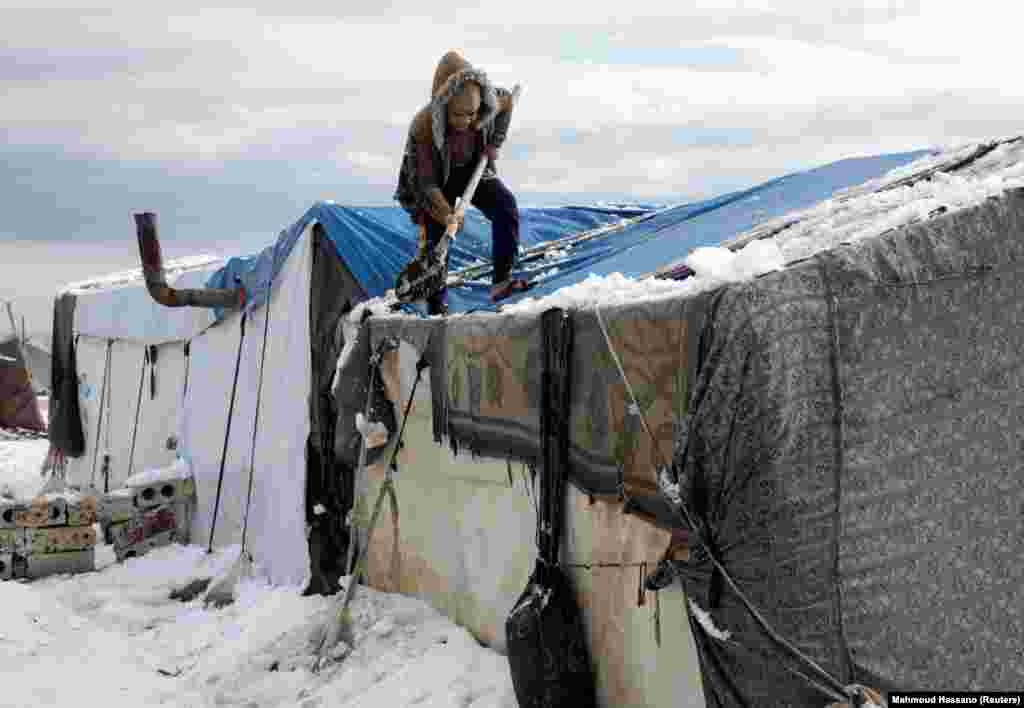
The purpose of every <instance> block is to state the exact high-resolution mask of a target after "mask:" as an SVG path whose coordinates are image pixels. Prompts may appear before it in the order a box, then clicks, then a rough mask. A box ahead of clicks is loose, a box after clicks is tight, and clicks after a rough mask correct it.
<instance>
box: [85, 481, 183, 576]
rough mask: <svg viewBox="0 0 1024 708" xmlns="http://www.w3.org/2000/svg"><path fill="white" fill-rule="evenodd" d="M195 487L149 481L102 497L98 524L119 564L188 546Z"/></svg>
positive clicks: (176, 482) (169, 482)
mask: <svg viewBox="0 0 1024 708" xmlns="http://www.w3.org/2000/svg"><path fill="white" fill-rule="evenodd" d="M194 496H195V483H194V482H193V480H192V478H191V477H187V478H184V479H174V478H172V479H150V480H148V482H147V483H146V484H140V485H136V486H128V487H124V488H123V489H117V490H114V491H113V492H110V493H109V494H105V495H104V496H103V499H102V501H101V505H100V506H101V511H100V523H101V525H102V526H103V532H104V536H105V538H106V541H107V543H109V544H111V545H113V547H114V554H115V555H116V556H117V560H118V561H124V560H125V559H126V558H136V557H139V556H143V555H145V554H146V553H148V552H149V551H150V550H152V549H154V548H157V547H159V546H166V545H168V544H170V543H175V542H178V543H188V529H189V525H190V524H191V509H192V505H191V502H192V500H193V498H194Z"/></svg>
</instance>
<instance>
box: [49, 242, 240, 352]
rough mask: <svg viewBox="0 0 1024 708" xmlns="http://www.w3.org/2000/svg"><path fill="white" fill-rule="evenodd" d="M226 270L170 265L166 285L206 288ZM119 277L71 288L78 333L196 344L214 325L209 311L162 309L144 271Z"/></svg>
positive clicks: (215, 265)
mask: <svg viewBox="0 0 1024 708" xmlns="http://www.w3.org/2000/svg"><path fill="white" fill-rule="evenodd" d="M221 265H223V264H222V262H221V261H219V260H217V261H212V262H211V261H210V260H209V259H206V260H205V261H203V260H198V261H197V265H186V266H184V269H183V270H177V271H176V270H175V266H174V265H173V264H169V265H168V272H167V283H168V285H170V286H171V287H174V288H202V287H205V286H206V280H207V279H208V278H209V277H210V276H211V275H212V274H213V273H214V272H216V271H217V269H219V268H220V267H221ZM179 268H181V266H179ZM114 278H116V276H111V279H108V281H100V282H97V283H90V284H80V285H72V286H69V287H68V288H67V290H68V291H69V292H74V293H75V297H76V304H75V324H74V329H75V331H76V332H78V333H79V334H82V335H87V336H90V337H100V338H104V339H106V338H113V339H124V340H130V341H134V342H139V343H145V344H164V343H166V342H179V341H183V340H186V339H191V338H192V337H194V336H195V335H197V334H199V333H200V332H202V331H203V330H204V329H206V328H207V327H209V326H210V325H212V324H213V322H214V316H213V312H212V311H210V310H207V309H204V308H197V307H165V306H163V305H160V304H158V303H157V302H156V301H155V300H153V298H151V297H149V294H148V293H147V292H146V286H145V283H144V282H143V280H142V274H141V271H134V272H130V273H125V274H122V276H121V279H120V280H116V279H114Z"/></svg>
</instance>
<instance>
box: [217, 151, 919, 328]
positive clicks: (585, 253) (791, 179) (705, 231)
mask: <svg viewBox="0 0 1024 708" xmlns="http://www.w3.org/2000/svg"><path fill="white" fill-rule="evenodd" d="M923 154H925V153H924V152H913V153H902V154H895V155H885V156H881V157H874V158H861V159H855V160H844V161H842V162H837V163H834V164H832V165H828V166H825V167H822V168H818V169H816V170H810V171H808V172H803V173H797V174H793V175H788V176H786V177H782V178H779V179H775V180H771V181H769V182H765V183H764V184H761V185H758V186H756V187H754V188H752V189H749V190H744V191H740V192H733V193H730V194H726V195H723V196H720V197H716V198H714V199H709V200H705V201H700V202H695V203H693V204H686V205H683V206H678V207H674V208H671V209H663V210H661V211H660V212H657V214H656V215H655V216H652V214H654V210H655V207H654V205H633V206H625V205H608V206H569V207H557V208H521V209H520V242H519V246H520V251H521V252H525V251H528V250H530V249H534V248H537V247H539V246H541V245H544V244H550V243H551V242H553V241H558V240H560V239H565V238H568V237H571V236H574V235H576V234H580V233H582V232H586V231H591V230H594V229H598V228H601V227H605V226H610V225H615V224H620V223H622V222H623V221H624V220H637V219H638V221H637V223H633V224H630V225H628V226H625V227H624V228H622V229H618V230H614V231H611V232H610V233H608V234H606V235H602V236H598V237H596V238H592V239H589V240H586V241H583V242H581V243H578V244H575V245H573V246H571V247H570V246H564V247H561V248H553V249H551V251H550V252H548V253H546V254H545V256H544V257H542V258H537V259H533V260H530V261H524V262H523V263H521V264H520V265H519V266H518V267H517V268H516V269H515V271H514V272H513V275H515V276H517V277H525V278H530V279H533V280H535V281H536V282H537V287H536V288H535V289H534V290H533V291H531V293H530V296H531V297H537V296H541V295H545V294H548V293H551V292H554V291H555V290H557V289H559V288H562V287H565V286H567V285H572V284H573V283H575V282H578V281H580V280H582V279H583V278H585V277H586V276H587V275H589V274H590V273H596V274H598V275H604V274H607V273H612V272H621V273H623V274H624V275H627V276H638V275H642V274H645V273H648V272H651V271H653V270H655V269H656V268H658V267H659V266H663V265H666V264H667V263H668V262H670V261H671V260H673V259H675V258H679V257H681V256H683V255H685V254H686V253H687V252H689V251H690V250H691V249H693V248H695V247H697V246H705V245H713V244H718V243H719V242H721V241H722V240H724V239H726V238H729V237H730V236H733V235H735V234H736V233H738V232H740V231H743V230H745V229H747V228H749V227H750V226H751V225H752V223H754V222H756V221H761V220H765V219H769V218H771V217H774V216H778V215H779V214H782V213H785V212H788V211H792V210H794V209H800V208H803V207H807V206H810V205H812V204H814V203H816V202H818V201H820V200H822V199H824V198H826V197H828V196H830V195H831V194H832V193H833V192H834V191H835V190H837V189H842V188H845V187H850V186H852V185H856V184H860V183H861V182H863V181H865V180H867V179H870V178H873V177H877V176H879V175H881V174H883V173H884V172H886V171H888V170H890V169H893V168H895V167H899V166H901V165H904V164H906V163H908V162H911V161H912V160H914V159H916V158H918V157H920V156H922V155H923ZM646 217H650V218H646ZM314 221H315V222H319V223H320V224H322V225H323V227H324V229H325V230H326V233H327V237H328V238H329V239H330V240H331V241H332V243H334V246H335V248H336V249H337V252H338V255H339V257H341V259H342V260H343V261H344V262H345V264H346V266H347V267H348V269H349V270H350V272H351V273H352V275H353V276H354V277H355V278H356V280H357V281H358V282H359V284H360V285H361V286H362V287H363V289H364V291H365V293H366V296H367V297H379V296H382V295H384V294H385V293H386V292H387V291H388V290H390V289H392V288H393V287H394V285H395V278H396V277H397V275H398V273H399V272H400V271H401V269H402V267H404V266H405V264H406V263H408V262H409V260H410V259H411V258H412V257H413V255H414V254H415V253H416V244H417V231H416V227H415V226H414V225H413V224H412V222H411V221H410V220H409V217H408V215H407V214H406V212H405V211H404V210H402V209H401V208H399V207H349V206H341V205H338V204H335V203H333V202H318V203H316V204H314V205H313V206H312V207H311V208H310V209H309V210H308V211H307V212H306V213H305V214H304V215H303V216H302V218H300V219H299V220H298V221H296V222H295V223H294V224H292V225H291V226H290V227H289V228H287V229H285V230H284V231H282V232H281V235H280V237H279V238H278V239H277V241H276V242H275V243H274V244H271V245H270V246H268V247H267V248H266V249H264V251H263V252H261V253H259V254H257V255H253V256H248V257H242V258H232V259H230V260H229V261H228V262H227V263H226V264H225V266H224V268H223V269H222V270H220V271H218V272H217V273H215V274H214V275H213V276H212V277H211V278H210V279H209V281H208V285H209V286H210V287H217V288H224V287H234V285H235V284H236V283H237V282H240V283H241V284H242V285H244V286H245V288H246V291H247V292H248V293H249V298H250V299H249V304H248V307H250V308H252V307H257V306H258V305H259V304H260V303H261V302H262V301H263V298H264V297H265V288H266V285H265V283H266V281H267V276H268V273H269V272H270V269H271V265H272V264H273V263H277V264H279V265H278V267H280V264H281V263H284V262H285V257H286V256H287V254H288V252H289V251H290V250H291V248H292V246H293V244H294V243H295V240H296V239H297V238H298V236H299V234H301V233H302V232H303V230H304V229H305V228H306V227H307V226H308V225H309V224H310V223H313V222H314ZM449 254H450V255H449V270H450V272H455V271H458V270H461V269H463V268H468V267H470V266H480V265H486V264H488V263H490V260H491V229H490V223H489V222H488V221H487V220H486V218H485V217H484V216H483V214H481V213H480V212H479V211H477V210H476V209H470V210H469V211H467V213H466V221H465V227H464V229H463V231H462V232H460V234H459V236H458V238H457V239H456V241H455V242H454V243H453V244H452V248H451V250H450V251H449ZM490 286H491V276H490V273H489V272H486V271H485V272H483V273H482V274H480V275H479V277H476V278H475V279H473V280H471V281H468V282H466V283H464V284H462V285H459V286H458V287H452V288H449V307H450V310H451V311H452V312H466V311H469V310H477V309H485V310H486V309H493V305H491V303H490V302H489V300H488V295H489V291H490ZM218 316H222V313H220V314H219V315H218Z"/></svg>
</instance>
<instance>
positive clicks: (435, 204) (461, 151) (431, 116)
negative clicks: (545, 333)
mask: <svg viewBox="0 0 1024 708" xmlns="http://www.w3.org/2000/svg"><path fill="white" fill-rule="evenodd" d="M511 117H512V98H511V93H510V92H509V91H506V90H505V89H502V88H497V87H495V86H493V85H492V84H491V82H490V81H489V80H488V78H487V75H486V74H485V73H484V72H483V71H481V70H480V69H477V68H475V67H473V66H472V65H471V64H470V63H469V62H468V61H466V60H465V59H463V58H462V57H461V56H460V55H459V54H458V53H457V52H448V53H447V54H445V55H444V56H443V57H441V61H440V63H438V65H437V70H436V71H435V72H434V86H433V90H432V93H431V99H430V103H429V104H427V105H426V106H425V107H424V108H422V109H421V110H420V111H419V112H418V113H417V114H416V117H415V118H413V121H412V125H411V126H410V127H409V136H408V138H407V140H406V144H405V155H404V157H403V159H402V168H401V171H400V172H399V174H398V189H397V190H396V191H395V199H397V200H398V202H399V203H400V204H401V205H402V207H403V208H404V209H405V210H406V211H407V212H409V215H410V216H411V217H412V220H413V222H415V223H416V224H419V226H420V229H421V232H420V249H421V252H422V251H423V250H424V249H425V248H426V247H427V245H428V244H429V246H431V247H432V246H433V245H434V244H436V243H437V242H438V240H440V238H441V236H442V235H443V234H444V231H445V228H446V226H447V225H448V224H449V223H452V222H454V220H455V218H456V217H455V215H454V211H455V210H454V208H453V207H454V204H455V200H456V198H457V197H460V196H462V192H463V191H464V190H465V188H466V185H467V184H468V182H469V179H470V177H471V176H472V174H473V170H474V168H475V167H476V165H477V163H478V162H479V160H480V157H481V155H484V154H486V155H487V157H488V158H489V164H488V166H487V168H486V169H485V170H484V174H483V178H482V179H481V180H480V185H479V186H478V187H477V189H476V193H475V195H474V196H473V198H472V200H471V203H472V204H473V206H475V207H476V208H477V209H479V210H480V211H481V212H483V214H484V216H486V217H487V218H488V219H489V220H490V222H491V247H492V253H493V256H492V257H493V259H494V276H493V279H494V287H493V288H491V299H492V300H500V299H503V298H505V297H508V296H509V295H511V294H512V293H515V292H519V291H521V290H524V289H525V288H526V287H527V284H526V282H525V281H523V280H520V279H512V278H511V277H510V276H511V273H512V264H513V262H514V261H515V257H516V254H517V253H518V250H519V210H518V207H517V206H516V198H515V197H514V196H513V195H512V192H510V191H509V190H508V188H507V187H506V186H505V185H504V184H503V183H502V181H501V180H500V179H498V176H497V174H496V173H495V171H494V162H495V160H497V158H498V148H500V147H501V144H502V143H503V142H504V141H505V135H506V133H507V131H508V125H509V121H510V120H511ZM460 226H461V224H460ZM424 232H425V238H424ZM445 301H446V291H445V289H442V290H441V291H440V292H438V293H437V294H436V295H434V296H432V297H430V298H429V299H428V300H427V311H428V312H429V313H430V314H432V315H434V314H444V313H445V312H446V311H447V309H448V308H447V305H446V302H445Z"/></svg>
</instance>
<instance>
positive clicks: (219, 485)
mask: <svg viewBox="0 0 1024 708" xmlns="http://www.w3.org/2000/svg"><path fill="white" fill-rule="evenodd" d="M248 315H249V313H248V312H242V322H241V324H240V325H239V328H240V329H241V334H240V335H239V337H238V358H237V359H235V377H234V380H233V381H232V382H231V401H230V403H228V423H227V426H226V428H225V430H224V447H223V449H222V450H221V453H220V473H219V474H218V475H217V496H216V498H215V499H214V502H213V521H212V522H211V523H210V540H209V544H208V545H207V547H206V552H207V553H213V536H214V534H215V533H216V531H217V510H218V509H219V508H220V492H221V488H222V486H223V484H224V462H225V460H227V456H228V440H229V439H230V437H231V419H232V418H233V417H234V415H235V391H236V390H237V389H238V369H239V368H240V367H241V365H242V344H243V343H244V342H245V319H246V317H248Z"/></svg>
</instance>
